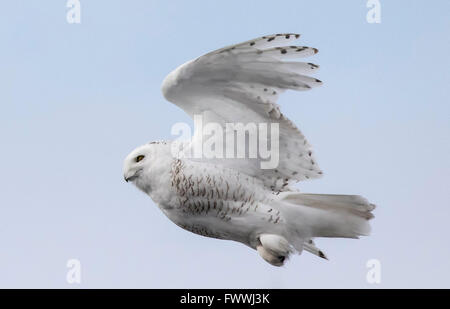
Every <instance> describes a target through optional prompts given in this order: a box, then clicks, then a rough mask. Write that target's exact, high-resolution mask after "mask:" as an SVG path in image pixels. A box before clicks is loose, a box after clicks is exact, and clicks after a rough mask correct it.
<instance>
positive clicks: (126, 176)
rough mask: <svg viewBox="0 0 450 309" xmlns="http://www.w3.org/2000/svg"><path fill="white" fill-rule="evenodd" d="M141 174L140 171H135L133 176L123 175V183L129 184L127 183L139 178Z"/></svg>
mask: <svg viewBox="0 0 450 309" xmlns="http://www.w3.org/2000/svg"><path fill="white" fill-rule="evenodd" d="M141 172H142V169H139V170H137V171H136V172H135V173H134V174H132V175H127V174H125V175H123V179H125V181H126V182H129V181H133V180H135V179H136V178H138V177H139V174H140V173H141Z"/></svg>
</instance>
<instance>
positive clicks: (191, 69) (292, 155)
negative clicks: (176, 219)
mask: <svg viewBox="0 0 450 309" xmlns="http://www.w3.org/2000/svg"><path fill="white" fill-rule="evenodd" d="M299 36H300V35H298V34H292V33H285V34H275V35H268V36H263V37H260V38H257V39H254V40H250V41H246V42H243V43H240V44H236V45H232V46H228V47H224V48H221V49H218V50H216V51H213V52H211V53H208V54H206V55H203V56H201V57H199V58H197V59H194V60H192V61H189V62H187V63H185V64H183V65H181V66H180V67H178V68H177V69H176V70H174V71H173V72H172V73H170V74H169V75H168V76H167V77H166V79H165V80H164V82H163V85H162V91H163V94H164V96H165V97H166V99H167V100H169V101H170V102H172V103H174V104H176V105H178V106H179V107H181V108H182V109H183V110H184V111H185V112H186V113H188V114H189V115H190V116H191V117H194V115H201V116H202V121H203V125H205V124H206V123H210V122H215V123H219V124H220V125H221V126H223V127H224V129H225V123H243V124H247V123H256V124H262V123H278V124H279V152H278V153H279V164H278V166H277V167H275V168H271V169H261V165H260V163H261V161H262V159H261V158H260V157H258V158H256V159H248V158H247V159H216V160H215V162H216V163H220V164H222V165H224V166H227V167H230V168H235V169H238V170H239V171H241V172H243V173H246V174H248V175H251V176H254V177H258V178H260V179H262V180H263V181H264V184H265V185H266V186H267V187H270V188H272V189H273V190H275V191H282V190H283V189H284V188H285V187H286V186H287V185H288V184H289V183H290V182H291V181H300V180H305V179H311V178H317V177H320V176H321V174H322V172H321V170H320V169H319V167H318V165H317V163H316V161H315V159H314V157H313V154H312V149H311V146H310V144H309V143H308V142H307V141H306V139H305V137H304V136H303V134H302V133H301V132H300V131H299V130H298V128H297V127H296V126H295V125H294V124H293V123H292V122H291V121H290V120H289V119H288V118H286V117H285V116H284V115H283V114H282V113H281V112H280V109H279V106H278V105H277V103H276V102H277V99H278V97H279V95H280V94H281V93H283V92H284V91H285V90H287V89H293V90H309V89H311V88H314V87H317V86H320V85H321V84H322V82H321V81H319V80H318V79H316V78H313V77H310V76H307V74H311V73H314V72H315V71H316V70H317V69H318V66H317V65H315V64H313V63H307V62H295V61H289V60H288V59H293V58H304V57H308V56H312V55H314V54H316V53H317V52H318V51H317V49H315V48H310V47H306V46H293V45H292V43H290V42H291V41H293V40H296V39H298V38H299ZM289 43H290V44H291V45H289V46H288V44H289ZM286 60H288V61H286ZM194 140H195V138H194ZM268 143H269V144H270V141H268Z"/></svg>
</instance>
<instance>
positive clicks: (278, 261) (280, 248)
mask: <svg viewBox="0 0 450 309" xmlns="http://www.w3.org/2000/svg"><path fill="white" fill-rule="evenodd" d="M259 242H260V245H258V246H256V250H257V251H258V253H259V255H261V257H262V258H263V259H264V260H265V261H266V262H268V263H270V264H272V265H274V266H283V264H284V262H285V260H286V259H287V258H288V257H289V254H290V253H291V252H292V251H293V250H292V248H291V245H290V244H289V243H288V241H287V240H286V239H285V238H284V237H282V236H279V235H274V234H262V235H260V236H259Z"/></svg>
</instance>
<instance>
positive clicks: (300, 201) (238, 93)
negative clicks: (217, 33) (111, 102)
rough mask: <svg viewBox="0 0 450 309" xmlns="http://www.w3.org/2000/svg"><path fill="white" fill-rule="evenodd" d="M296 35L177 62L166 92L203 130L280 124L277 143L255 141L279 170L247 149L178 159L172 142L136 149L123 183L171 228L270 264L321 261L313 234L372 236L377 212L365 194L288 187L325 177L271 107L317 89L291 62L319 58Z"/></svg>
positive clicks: (303, 67)
mask: <svg viewBox="0 0 450 309" xmlns="http://www.w3.org/2000/svg"><path fill="white" fill-rule="evenodd" d="M298 38H299V35H298V34H292V33H286V34H275V35H268V36H263V37H260V38H257V39H254V40H250V41H246V42H243V43H240V44H237V45H232V46H228V47H225V48H222V49H219V50H216V51H213V52H211V53H208V54H206V55H203V56H201V57H199V58H197V59H194V60H191V61H189V62H187V63H185V64H183V65H181V66H180V67H178V68H177V69H176V70H174V71H173V72H171V73H170V74H169V75H168V76H167V77H166V79H165V80H164V82H163V85H162V91H163V94H164V96H165V97H166V99H167V100H169V101H170V102H172V103H174V104H176V105H178V106H179V107H180V108H182V109H183V110H184V111H185V112H186V113H188V114H189V115H190V116H191V117H194V116H195V115H200V116H201V118H202V123H203V125H205V124H208V123H215V124H219V125H220V126H222V127H223V129H224V131H225V132H228V131H229V128H228V127H227V126H226V124H228V123H242V124H247V123H256V124H277V125H278V128H279V134H278V135H277V136H275V137H277V138H278V140H277V141H276V143H275V142H274V141H273V140H270V139H271V138H273V136H270V138H269V137H267V140H261V139H260V140H259V143H262V144H264V143H266V144H268V145H272V146H273V147H276V148H277V149H276V150H277V151H278V162H277V166H276V167H274V168H262V167H261V164H260V163H261V162H262V161H264V159H263V158H262V157H261V156H259V155H258V156H257V157H256V158H255V157H252V158H250V157H247V154H248V152H247V153H246V156H245V157H244V158H242V157H240V158H228V157H225V158H220V157H217V158H204V159H202V158H192V157H189V156H187V155H186V156H183V155H179V154H178V155H174V151H173V147H172V145H173V144H174V143H173V142H171V141H167V142H151V143H148V144H145V145H143V146H140V147H138V148H136V149H135V150H133V151H132V152H131V153H130V154H129V155H128V156H127V157H126V159H125V162H124V178H125V180H126V181H127V182H132V183H133V184H135V185H136V186H137V187H138V188H139V189H140V190H142V191H143V192H145V193H146V194H148V195H149V196H150V197H151V198H152V200H153V201H154V202H155V203H156V204H157V205H158V206H159V208H160V209H161V210H162V212H163V213H164V214H165V215H166V216H167V217H168V218H169V219H170V220H171V221H173V222H174V223H175V224H177V225H178V226H180V227H182V228H183V229H186V230H188V231H191V232H193V233H196V234H200V235H203V236H207V237H214V238H219V239H228V240H234V241H238V242H241V243H243V244H245V245H247V246H249V247H251V248H253V249H255V250H257V251H258V253H259V254H260V255H261V257H262V258H263V259H264V260H265V261H267V262H269V263H270V264H272V265H275V266H282V265H283V264H284V262H285V261H286V260H287V258H288V257H289V256H290V255H291V254H292V253H295V252H296V253H301V252H302V251H303V250H306V251H308V252H311V253H313V254H315V255H317V256H319V257H321V258H326V256H325V254H324V253H323V252H322V251H321V250H320V249H318V248H317V247H316V245H315V243H314V242H313V239H314V238H315V237H345V238H358V236H360V235H368V234H369V232H370V226H369V224H368V220H370V219H371V218H373V215H372V213H371V211H372V210H373V209H374V208H375V206H374V205H373V204H370V203H369V202H368V201H367V200H366V199H365V198H363V197H361V196H357V195H330V194H306V193H300V192H298V191H297V190H296V189H294V188H292V187H291V185H292V184H293V183H295V182H298V181H301V180H306V179H312V178H318V177H321V176H322V172H321V170H320V169H319V167H318V165H317V163H316V160H315V159H314V156H313V153H312V149H311V146H310V144H309V143H308V142H307V141H306V139H305V137H304V136H303V134H302V133H301V132H300V131H299V130H298V129H297V127H296V126H295V125H294V124H293V123H292V122H291V121H290V120H289V119H288V118H286V116H284V115H283V114H282V113H281V112H280V109H279V106H278V105H277V103H276V101H277V99H278V96H279V95H280V94H281V93H283V92H284V91H285V90H287V89H293V90H309V89H311V88H314V87H317V86H320V85H321V81H319V80H318V79H316V78H313V77H309V76H307V74H311V73H314V72H315V71H316V70H317V69H318V68H319V67H318V65H315V64H313V63H309V62H295V61H292V60H290V59H294V58H304V57H308V56H312V55H314V54H316V53H317V52H318V51H317V49H315V48H310V47H305V46H292V43H291V41H294V40H296V39H298ZM196 130H197V128H196ZM227 130H228V131H227ZM228 133H229V132H228ZM204 134H205V133H204V132H200V133H198V132H197V131H196V133H195V134H194V137H193V138H192V140H191V142H190V143H187V144H185V145H184V148H182V149H181V153H183V151H186V149H192V148H193V147H195V145H198V144H199V143H203V140H204V139H203V137H205V136H204ZM233 134H234V132H233ZM267 136H268V135H267ZM245 141H246V142H247V141H248V136H246V139H245ZM227 145H228V144H227ZM234 146H235V145H234ZM233 151H234V150H233Z"/></svg>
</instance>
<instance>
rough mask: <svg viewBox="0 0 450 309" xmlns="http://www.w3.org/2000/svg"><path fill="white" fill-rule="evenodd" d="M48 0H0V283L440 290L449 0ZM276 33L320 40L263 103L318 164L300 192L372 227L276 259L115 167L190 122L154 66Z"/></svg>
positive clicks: (449, 264)
mask: <svg viewBox="0 0 450 309" xmlns="http://www.w3.org/2000/svg"><path fill="white" fill-rule="evenodd" d="M65 3H66V1H46V2H45V3H44V2H43V1H12V0H10V1H4V2H3V3H2V10H1V13H0V39H1V42H2V44H1V46H2V47H1V49H0V102H1V110H2V112H1V114H0V125H1V127H0V128H1V130H0V138H1V142H2V144H1V145H2V146H1V154H0V168H1V172H2V177H1V178H0V188H2V189H1V194H0V287H3V288H4V287H40V288H46V287H58V288H72V287H85V288H92V287H104V288H107V287H121V288H127V287H140V288H145V287H149V288H162V287H164V288H166V287H167V288H171V287H176V288H205V287H211V288H216V287H217V288H219V287H220V288H243V287H245V288H312V287H327V288H330V287H331V288H336V287H339V288H341V287H342V288H345V287H355V288H377V287H384V288H390V287H404V288H410V287H447V288H449V287H450V285H449V280H448V278H449V277H450V246H449V236H450V235H449V234H450V233H449V232H450V227H449V220H450V208H449V206H450V205H449V204H450V203H449V200H450V193H449V173H450V164H449V155H450V146H449V144H450V143H449V132H450V125H449V115H450V108H449V95H450V90H449V88H450V77H449V70H450V60H449V55H450V35H449V30H450V18H449V13H450V1H445V0H441V1H411V0H408V1H406V0H402V1H400V0H398V1H386V0H384V1H383V0H381V5H382V23H381V24H368V23H367V22H366V13H367V10H368V9H367V8H366V5H365V4H366V1H365V0H360V1H356V0H354V1H300V0H295V1H282V0H278V1H221V2H219V1H189V2H188V1H111V0H108V1H106V0H105V1H99V0H96V1H88V0H84V1H83V0H81V4H82V8H81V14H82V16H81V24H68V23H67V22H66V10H67V9H66V7H65ZM278 32H299V33H301V34H302V41H301V42H302V43H301V44H304V45H309V46H313V47H317V48H318V49H319V50H320V53H319V54H318V55H316V56H315V57H314V58H311V60H312V61H313V62H315V63H318V64H320V65H321V71H320V72H319V73H318V74H317V77H318V78H320V79H321V80H323V81H324V85H323V87H321V88H318V89H314V90H313V91H310V92H302V93H294V92H289V93H287V94H286V95H284V96H283V97H282V99H281V104H282V106H283V110H284V112H285V113H286V114H287V115H289V117H290V118H291V119H292V120H293V121H294V122H295V123H297V124H298V126H299V127H300V128H301V129H302V131H303V133H304V134H305V135H306V136H307V137H308V139H309V141H310V142H311V143H312V144H313V146H314V148H315V150H316V154H317V159H318V161H319V163H320V166H321V168H322V169H323V170H324V172H325V176H324V177H323V178H322V179H320V180H315V181H311V182H305V183H302V184H300V188H302V190H303V191H310V192H320V193H347V194H361V195H364V196H366V197H368V198H369V199H370V200H371V201H372V202H374V203H376V204H377V205H378V208H377V210H376V211H375V215H376V218H375V219H374V221H373V222H372V225H373V235H372V236H370V237H367V238H364V239H361V240H341V239H319V240H317V243H318V245H319V246H320V247H321V248H323V250H324V251H325V252H326V253H327V254H328V256H329V257H330V261H329V262H327V261H323V260H321V259H318V258H316V257H314V256H312V255H310V254H307V253H304V254H303V255H302V256H300V257H294V258H293V259H292V260H291V261H290V262H289V263H288V264H287V266H286V267H284V268H281V269H280V268H275V267H272V266H270V265H269V264H267V263H266V262H264V261H263V260H262V259H261V258H260V257H259V256H258V254H257V253H256V251H252V250H250V249H249V248H247V247H246V246H244V245H241V244H238V243H234V242H229V241H219V240H215V239H208V238H203V237H200V236H196V235H194V234H191V233H188V232H186V231H184V230H182V229H180V228H178V227H177V226H175V225H174V224H172V223H171V222H169V220H168V219H167V218H166V217H164V215H163V214H162V213H161V212H160V211H159V209H158V208H157V207H156V206H155V205H154V203H153V202H152V201H151V200H150V199H149V198H148V197H147V196H145V195H144V194H142V193H140V192H138V191H137V189H135V188H134V187H132V186H131V185H129V184H126V183H125V182H124V181H123V177H122V161H123V159H124V157H125V156H126V155H127V154H128V152H129V151H131V150H132V149H134V148H135V147H136V146H138V145H140V144H143V143H145V142H147V141H151V140H155V139H170V138H171V136H170V128H171V126H172V125H173V124H174V123H176V122H180V121H186V122H189V123H191V121H190V119H189V118H188V116H187V115H186V114H184V112H183V111H181V110H180V109H178V108H177V107H176V106H172V105H171V104H168V103H166V102H165V100H164V98H163V97H162V95H161V92H160V85H161V81H162V80H163V78H164V77H165V75H166V74H167V73H168V72H170V71H171V70H172V69H174V68H175V67H176V66H178V65H180V64H182V63H184V62H185V61H187V60H189V59H191V58H194V57H197V56H199V55H201V54H203V53H206V52H208V51H210V50H213V49H216V48H220V47H222V46H225V45H228V44H232V43H238V42H240V41H244V40H247V39H251V38H253V37H257V36H260V35H265V34H271V33H278ZM71 258H77V259H79V260H80V261H81V265H82V284H81V285H79V286H74V285H69V284H67V283H66V279H65V276H66V272H67V268H66V262H67V260H68V259H71ZM372 258H376V259H379V260H380V262H381V266H382V282H381V284H380V285H370V284H368V283H367V282H366V279H365V277H366V272H367V269H366V266H365V264H366V262H367V260H369V259H372Z"/></svg>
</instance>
